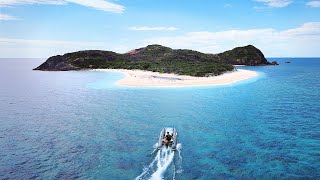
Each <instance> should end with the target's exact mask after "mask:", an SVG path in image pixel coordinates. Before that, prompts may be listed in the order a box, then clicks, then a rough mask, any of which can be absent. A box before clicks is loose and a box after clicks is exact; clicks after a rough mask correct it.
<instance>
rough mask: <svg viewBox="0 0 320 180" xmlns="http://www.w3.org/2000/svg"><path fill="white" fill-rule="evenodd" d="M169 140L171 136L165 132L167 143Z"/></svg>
mask: <svg viewBox="0 0 320 180" xmlns="http://www.w3.org/2000/svg"><path fill="white" fill-rule="evenodd" d="M171 139H172V135H170V133H169V132H167V135H166V140H167V142H170V141H171Z"/></svg>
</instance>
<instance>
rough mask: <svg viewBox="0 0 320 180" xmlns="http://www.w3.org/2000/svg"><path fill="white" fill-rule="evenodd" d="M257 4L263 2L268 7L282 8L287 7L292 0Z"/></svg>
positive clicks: (265, 1) (267, 0) (270, 0)
mask: <svg viewBox="0 0 320 180" xmlns="http://www.w3.org/2000/svg"><path fill="white" fill-rule="evenodd" d="M255 1H257V2H262V3H264V4H265V5H266V6H268V7H275V8H281V7H286V6H288V5H289V4H291V3H292V1H291V0H255Z"/></svg>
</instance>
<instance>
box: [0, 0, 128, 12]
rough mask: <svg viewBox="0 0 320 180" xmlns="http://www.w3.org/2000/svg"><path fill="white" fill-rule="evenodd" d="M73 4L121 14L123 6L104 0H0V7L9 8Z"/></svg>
mask: <svg viewBox="0 0 320 180" xmlns="http://www.w3.org/2000/svg"><path fill="white" fill-rule="evenodd" d="M68 3H75V4H79V5H82V6H86V7H91V8H94V9H97V10H101V11H106V12H112V13H123V12H124V9H125V8H124V6H121V5H118V4H115V3H111V2H108V1H105V0H0V7H10V6H16V5H31V4H49V5H65V4H68Z"/></svg>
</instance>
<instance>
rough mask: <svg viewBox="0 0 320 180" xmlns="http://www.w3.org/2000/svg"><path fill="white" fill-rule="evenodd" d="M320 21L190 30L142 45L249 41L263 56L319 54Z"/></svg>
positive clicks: (218, 46) (217, 45)
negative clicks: (287, 25) (288, 26)
mask: <svg viewBox="0 0 320 180" xmlns="http://www.w3.org/2000/svg"><path fill="white" fill-rule="evenodd" d="M319 41H320V22H309V23H305V24H303V25H302V26H300V27H297V28H292V29H287V30H284V31H278V30H275V29H272V28H265V29H247V30H228V31H219V32H207V31H201V32H190V33H186V34H183V35H180V36H170V37H157V38H151V39H145V40H144V41H143V44H142V45H147V44H161V45H165V46H169V47H173V48H186V49H195V50H198V51H202V52H206V53H219V52H223V51H225V50H228V49H232V48H234V47H237V46H244V45H248V44H253V45H255V46H256V47H258V48H260V49H262V51H263V52H264V53H265V55H267V56H269V57H270V56H291V57H292V56H308V57H309V56H320V51H319V49H320V44H319V43H318V42H319Z"/></svg>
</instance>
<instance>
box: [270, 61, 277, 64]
mask: <svg viewBox="0 0 320 180" xmlns="http://www.w3.org/2000/svg"><path fill="white" fill-rule="evenodd" d="M270 65H279V63H278V62H277V61H272V62H271V63H270Z"/></svg>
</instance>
